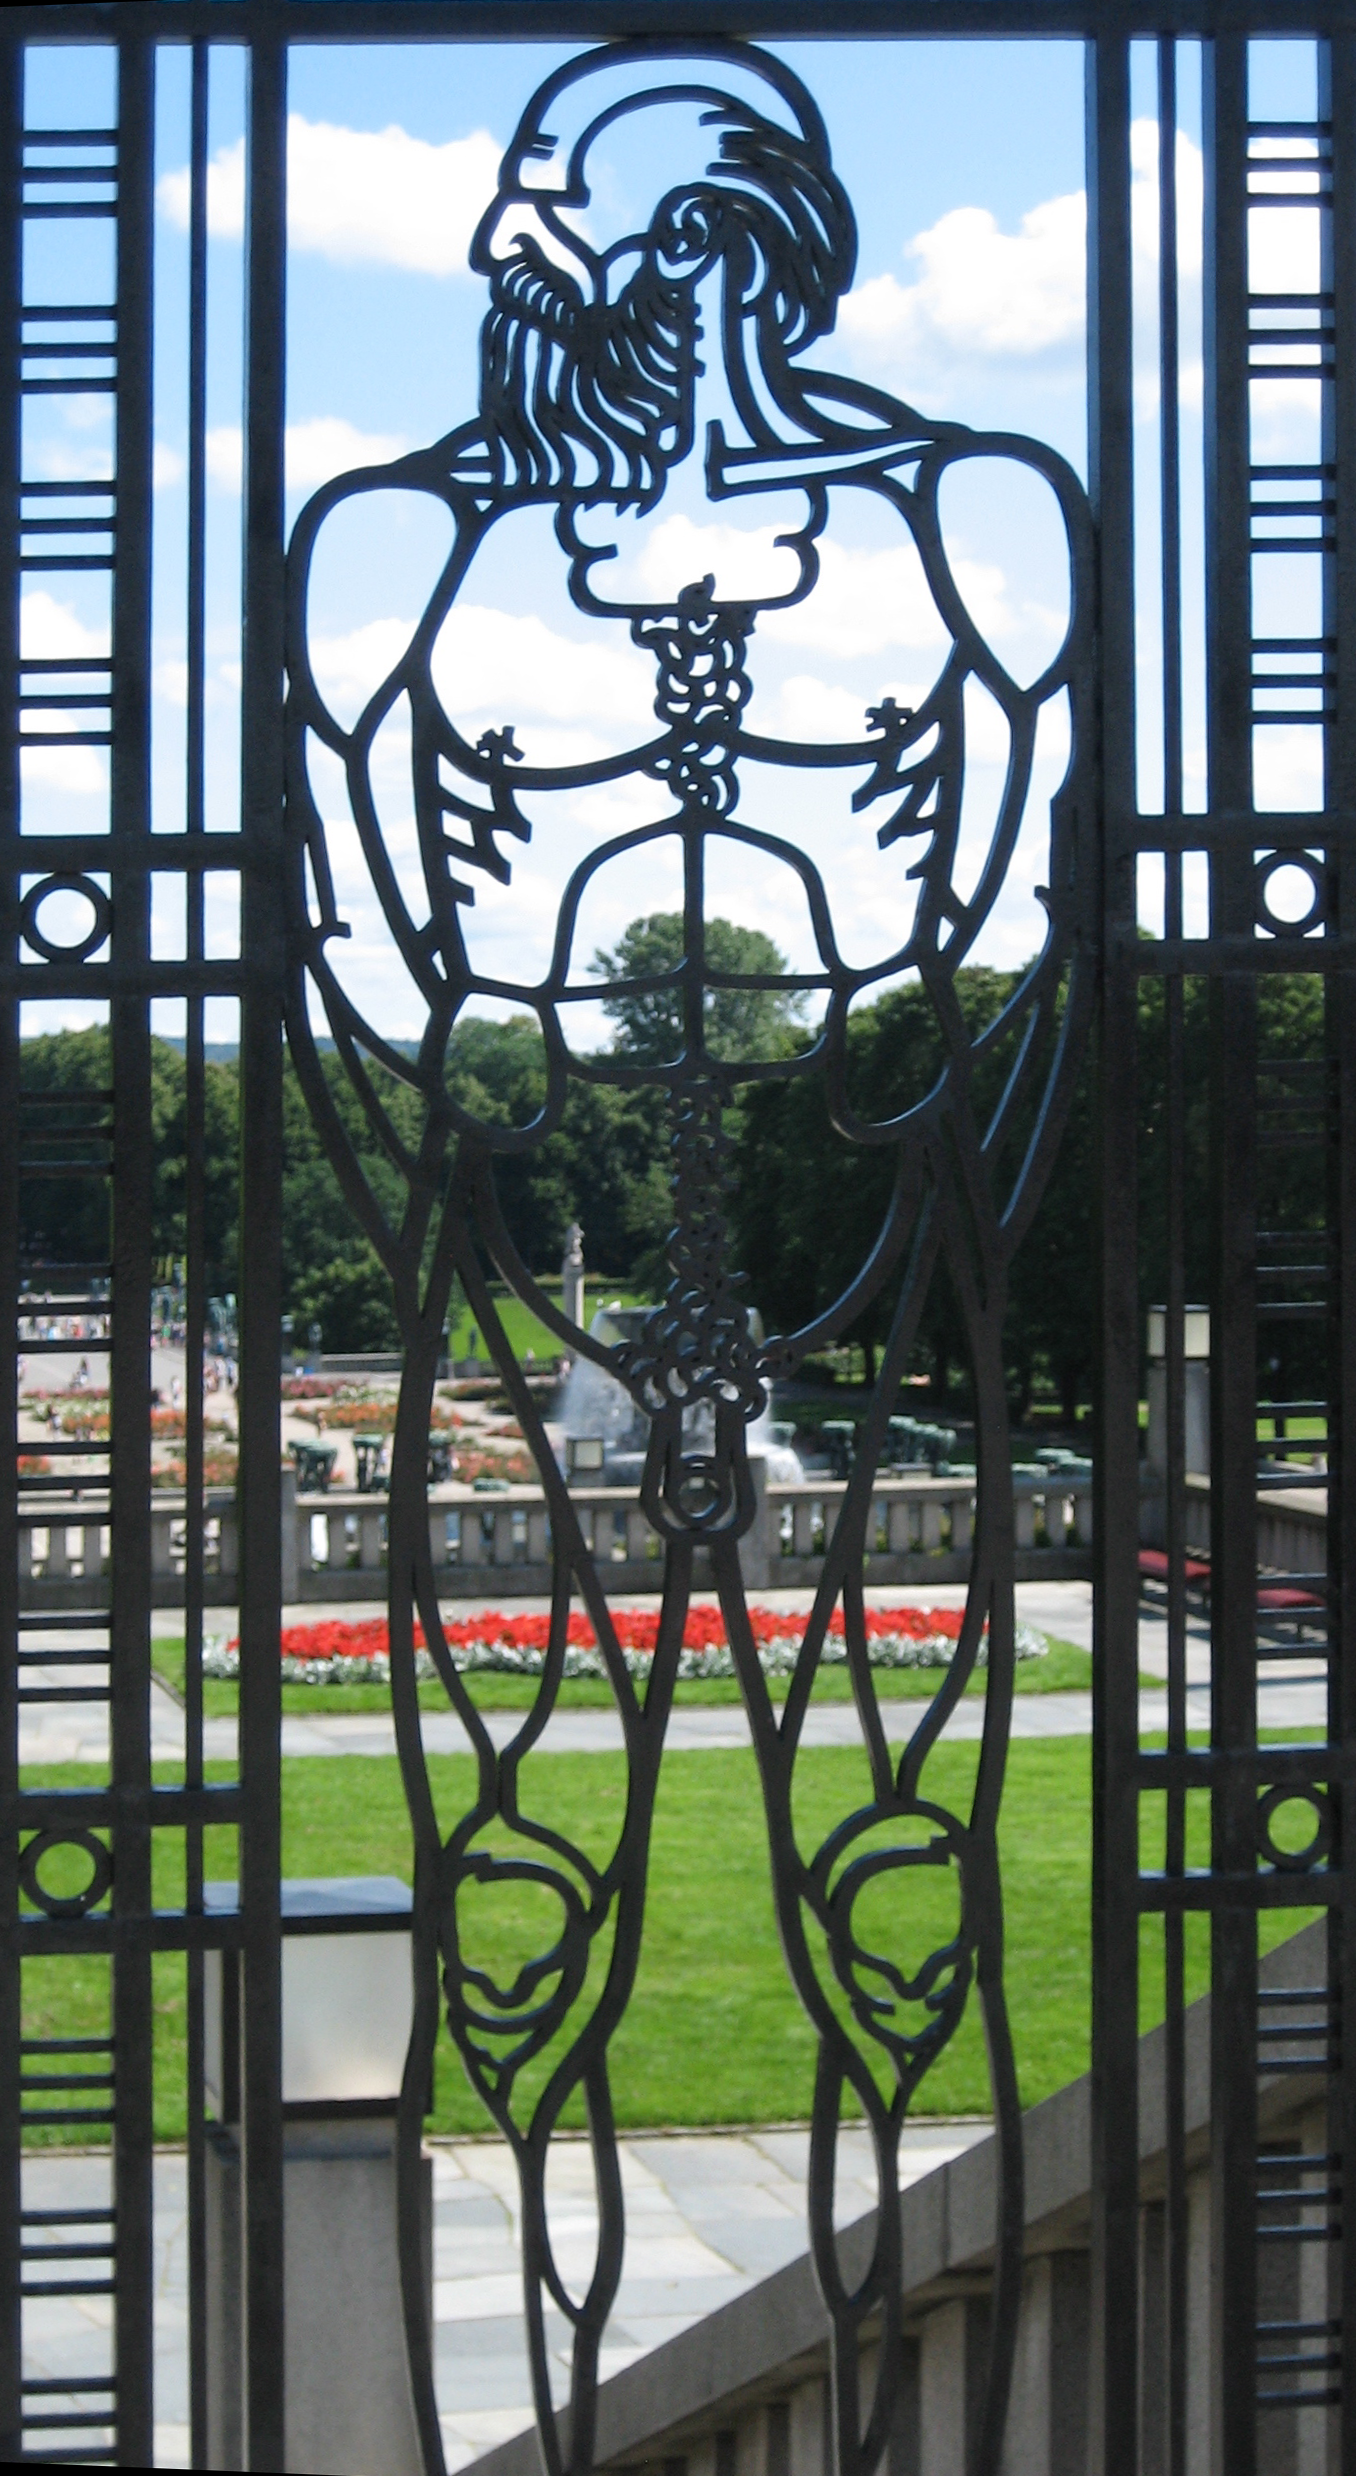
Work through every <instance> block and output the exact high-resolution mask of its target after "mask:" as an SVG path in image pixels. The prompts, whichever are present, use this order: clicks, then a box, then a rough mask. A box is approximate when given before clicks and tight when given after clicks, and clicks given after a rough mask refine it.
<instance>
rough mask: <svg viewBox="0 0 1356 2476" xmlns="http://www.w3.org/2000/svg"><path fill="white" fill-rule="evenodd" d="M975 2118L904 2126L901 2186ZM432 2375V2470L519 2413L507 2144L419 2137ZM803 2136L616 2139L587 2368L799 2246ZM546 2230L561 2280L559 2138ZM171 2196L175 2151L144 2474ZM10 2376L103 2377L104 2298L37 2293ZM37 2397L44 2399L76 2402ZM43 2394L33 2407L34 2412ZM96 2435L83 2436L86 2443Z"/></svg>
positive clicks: (175, 2462) (173, 2282)
mask: <svg viewBox="0 0 1356 2476" xmlns="http://www.w3.org/2000/svg"><path fill="white" fill-rule="evenodd" d="M987 2130H988V2126H987V2125H986V2124H982V2123H948V2122H946V2121H944V2120H936V2121H932V2122H929V2121H927V2120H922V2121H920V2122H918V2123H916V2124H911V2125H909V2126H908V2127H907V2129H906V2131H905V2134H904V2154H903V2159H902V2164H901V2174H900V2181H901V2184H910V2183H914V2182H916V2181H917V2179H918V2177H919V2176H921V2175H928V2174H931V2172H932V2170H933V2169H934V2168H935V2167H938V2166H941V2165H943V2164H944V2163H945V2161H946V2160H947V2159H948V2158H952V2157H954V2156H955V2155H956V2152H957V2151H958V2150H961V2149H965V2148H967V2147H968V2146H969V2145H970V2144H971V2143H972V2142H973V2141H976V2140H982V2139H983V2138H984V2135H985V2133H986V2132H987ZM432 2146H433V2160H434V2164H433V2200H434V2237H433V2242H434V2256H433V2276H434V2288H433V2313H434V2358H435V2378H436V2380H437V2385H438V2402H439V2407H440V2409H441V2414H442V2427H443V2440H444V2445H445V2448H446V2451H447V2464H448V2468H449V2470H453V2471H454V2470H456V2469H458V2468H461V2467H465V2466H466V2464H467V2463H468V2461H470V2460H471V2459H474V2458H477V2457H478V2456H479V2455H480V2453H481V2452H482V2451H483V2450H488V2449H490V2448H492V2447H493V2445H494V2444H495V2443H496V2442H500V2441H505V2440H507V2439H508V2437H509V2435H510V2434H513V2433H519V2432H522V2431H523V2430H524V2428H525V2427H526V2426H527V2425H529V2424H530V2423H531V2421H532V2411H531V2404H530V2400H531V2388H530V2383H529V2379H528V2370H527V2347H526V2339H525V2334H524V2323H523V2310H522V2273H521V2269H520V2265H519V2252H518V2198H517V2184H516V2178H515V2175H514V2170H513V2163H512V2160H511V2158H510V2156H509V2152H508V2148H507V2144H506V2143H504V2142H502V2141H498V2140H484V2141H454V2142H443V2141H439V2142H435V2143H434V2144H433V2145H432ZM808 2149H809V2136H808V2134H807V2133H806V2132H805V2131H804V2130H803V2129H800V2128H797V2127H791V2128H788V2129H785V2130H781V2131H775V2130H770V2131H762V2132H734V2133H693V2132H674V2133H653V2134H648V2135H639V2136H637V2137H635V2138H632V2139H629V2140H626V2141H624V2142H623V2143H622V2183H623V2188H624V2190H625V2194H626V2222H627V2245H626V2266H625V2271H624V2274H623V2278H622V2285H621V2292H620V2294H619V2296H618V2299H617V2305H616V2310H615V2312H614V2314H613V2317H612V2321H611V2324H610V2327H609V2331H608V2337H607V2343H606V2345H605V2347H604V2349H603V2357H602V2371H603V2377H604V2379H606V2378H607V2376H608V2375H609V2374H611V2373H615V2372H619V2371H620V2370H621V2369H622V2367H623V2366H624V2365H627V2364H633V2363H634V2362H635V2361H636V2359H637V2358H638V2357H640V2356H643V2355H645V2354H647V2353H648V2351H649V2350H650V2349H651V2348H652V2347H658V2346H661V2345H662V2344H663V2342H664V2341H665V2340H666V2339H669V2338H673V2337H674V2336H676V2334H677V2333H678V2332H679V2331H680V2330H685V2329H687V2328H688V2326H689V2324H690V2323H692V2322H694V2321H696V2320H698V2319H700V2317H701V2315H702V2314H703V2313H709V2312H712V2311H714V2310H715V2308H716V2307H717V2306H718V2305H720V2304H726V2303H728V2302H729V2301H730V2300H731V2298H732V2297H734V2296H737V2295H741V2294H742V2293H743V2292H744V2290H745V2289H746V2288H747V2287H751V2286H753V2285H754V2284H755V2282H756V2281H757V2280H758V2279H760V2278H765V2277H767V2276H768V2275H769V2273H770V2272H771V2271H773V2270H776V2269H780V2268H781V2266H782V2264H783V2263H784V2262H787V2261H791V2260H794V2258H795V2256H796V2255H797V2254H798V2253H801V2252H803V2251H804V2250H805V2172H806V2160H807V2154H808ZM840 2157H841V2170H840V2177H839V2192H838V2204H839V2220H840V2223H843V2222H845V2221H847V2220H849V2219H853V2218H857V2217H860V2216H861V2214H862V2212H863V2211H864V2210H867V2209H870V2208H872V2207H874V2205H875V2200H876V2193H875V2187H874V2183H873V2180H872V2174H871V2160H870V2147H869V2143H868V2140H867V2136H866V2134H865V2133H864V2132H861V2131H857V2130H855V2129H849V2130H848V2131H846V2132H845V2133H844V2135H843V2145H842V2150H841V2153H840ZM553 2170H554V2171H553V2175H552V2200H551V2213H552V2228H553V2232H554V2235H555V2240H556V2245H557V2256H558V2260H559V2263H560V2267H561V2269H562V2271H563V2272H564V2275H565V2277H566V2278H567V2280H569V2281H570V2282H571V2283H572V2284H578V2283H581V2282H582V2280H584V2279H586V2278H587V2275H588V2271H589V2269H590V2268H591V2265H592V2258H593V2250H594V2243H595V2235H596V2224H597V2221H596V2215H595V2211H594V2206H593V2199H592V2172H591V2168H590V2164H589V2151H588V2148H587V2145H586V2143H585V2142H584V2141H583V2140H582V2139H571V2138H570V2137H569V2136H568V2135H567V2136H566V2137H565V2138H563V2139H561V2140H559V2141H558V2142H557V2145H556V2151H555V2156H554V2158H553ZM23 2174H24V2206H25V2208H28V2209H35V2208H45V2209H53V2208H63V2209H82V2208H83V2209H93V2208H100V2207H105V2206H106V2205H107V2200H108V2162H107V2154H106V2153H104V2154H103V2155H77V2156H74V2157H72V2156H70V2155H69V2154H68V2155H66V2156H64V2157H56V2156H53V2155H52V2154H51V2153H50V2152H47V2153H42V2154H39V2155H37V2156H33V2155H30V2156H29V2157H27V2158H26V2159H25V2161H24V2169H23ZM186 2242H187V2191H186V2172H185V2162H184V2158H183V2155H182V2153H181V2152H175V2151H172V2150H170V2151H160V2152H159V2153H157V2156H156V2161H155V2351H156V2428H155V2460H156V2465H157V2467H187V2466H188V2464H189V2446H188V2445H189V2434H188V2309H187V2259H186ZM548 2328H549V2332H550V2338H551V2344H552V2347H553V2349H554V2350H555V2365H554V2370H555V2373H556V2375H557V2382H558V2393H559V2396H560V2397H561V2398H563V2397H564V2395H565V2390H566V2384H567V2362H568V2358H567V2338H568V2332H567V2328H566V2324H565V2321H564V2317H563V2315H561V2314H558V2313H555V2312H554V2311H553V2312H552V2313H551V2315H550V2316H549V2319H548ZM24 2339H25V2361H24V2372H25V2376H26V2377H27V2378H34V2377H37V2378H40V2379H47V2380H53V2379H56V2380H60V2379H61V2378H62V2377H63V2376H64V2377H65V2378H67V2379H69V2380H77V2379H79V2377H80V2376H81V2375H82V2374H85V2375H88V2374H91V2373H96V2374H97V2373H100V2372H104V2371H107V2369H108V2365H109V2362H110V2348H111V2311H110V2305H109V2299H108V2298H107V2297H102V2296H92V2297H82V2298H79V2299H75V2298H71V2297H57V2296H53V2297H46V2298H43V2299H42V2300H41V2301H37V2302H34V2303H31V2304H29V2305H27V2306H26V2307H25V2314H24ZM83 2403H84V2402H82V2401H81V2400H80V2399H79V2398H78V2397H76V2398H73V2399H71V2398H67V2399H61V2398H53V2399H51V2401H50V2407H51V2409H53V2410H58V2409H59V2408H61V2407H63V2406H66V2405H74V2406H76V2407H79V2406H80V2405H82V2404H83ZM48 2404H49V2402H46V2401H45V2402H44V2405H48ZM95 2438H100V2437H95Z"/></svg>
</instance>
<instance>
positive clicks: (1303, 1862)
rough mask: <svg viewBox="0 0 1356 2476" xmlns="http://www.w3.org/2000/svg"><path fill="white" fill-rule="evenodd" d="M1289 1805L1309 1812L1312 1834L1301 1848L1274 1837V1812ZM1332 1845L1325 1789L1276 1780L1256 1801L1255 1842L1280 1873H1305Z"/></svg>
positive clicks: (1330, 1812)
mask: <svg viewBox="0 0 1356 2476" xmlns="http://www.w3.org/2000/svg"><path fill="white" fill-rule="evenodd" d="M1292 1806H1307V1807H1308V1809H1309V1811H1310V1813H1311V1814H1312V1816H1313V1822H1314V1828H1313V1834H1312V1836H1311V1838H1310V1839H1308V1840H1307V1841H1306V1842H1305V1843H1304V1845H1303V1847H1301V1848H1286V1847H1285V1846H1284V1845H1283V1844H1281V1843H1280V1842H1278V1840H1277V1839H1276V1837H1275V1831H1274V1825H1275V1823H1276V1819H1277V1817H1278V1815H1280V1814H1281V1813H1282V1812H1284V1811H1285V1809H1286V1808H1288V1807H1292ZM1331 1845H1332V1809H1331V1807H1330V1805H1329V1803H1328V1795H1327V1791H1326V1789H1322V1788H1307V1787H1299V1788H1297V1787H1295V1786H1293V1785H1292V1783H1291V1782H1290V1781H1289V1780H1278V1781H1277V1782H1276V1784H1275V1786H1274V1787H1272V1788H1269V1789H1267V1791H1266V1793H1265V1795H1264V1796H1262V1797H1259V1799H1258V1801H1257V1846H1258V1849H1259V1851H1260V1853H1261V1855H1262V1856H1263V1857H1265V1858H1266V1859H1267V1860H1268V1862H1269V1863H1270V1864H1271V1865H1273V1866H1279V1868H1280V1869H1281V1872H1282V1873H1283V1874H1307V1873H1308V1872H1309V1871H1310V1869H1311V1868H1312V1867H1314V1866H1316V1865H1319V1864H1320V1863H1321V1862H1322V1860H1323V1859H1324V1858H1325V1857H1326V1856H1327V1854H1328V1850H1329V1848H1330V1847H1331Z"/></svg>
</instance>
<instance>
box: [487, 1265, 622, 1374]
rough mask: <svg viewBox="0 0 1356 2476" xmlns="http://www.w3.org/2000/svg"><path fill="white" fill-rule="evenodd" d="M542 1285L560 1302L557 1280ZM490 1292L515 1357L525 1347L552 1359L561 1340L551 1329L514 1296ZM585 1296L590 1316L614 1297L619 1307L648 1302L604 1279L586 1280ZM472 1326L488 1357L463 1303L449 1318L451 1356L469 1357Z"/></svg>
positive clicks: (525, 1354)
mask: <svg viewBox="0 0 1356 2476" xmlns="http://www.w3.org/2000/svg"><path fill="white" fill-rule="evenodd" d="M545 1286H546V1288H547V1291H548V1293H549V1294H552V1295H553V1296H554V1298H555V1302H556V1304H557V1306H558V1305H559V1304H560V1285H559V1283H558V1282H548V1283H547V1284H546V1285H545ZM492 1295H493V1296H494V1303H495V1307H496V1309H497V1311H498V1315H499V1320H500V1322H501V1324H502V1325H503V1327H504V1331H505V1333H506V1334H507V1336H508V1340H509V1344H510V1347H511V1348H512V1350H513V1354H514V1356H515V1358H519V1359H523V1358H526V1356H527V1353H528V1351H529V1350H531V1351H532V1352H533V1354H534V1356H535V1357H537V1358H543V1359H556V1358H558V1357H559V1356H560V1353H561V1350H562V1348H563V1347H564V1344H563V1343H562V1342H561V1341H560V1340H559V1339H558V1337H557V1336H556V1334H555V1333H552V1332H548V1331H547V1329H546V1326H545V1325H544V1324H539V1323H538V1321H537V1318H536V1317H535V1315H533V1314H532V1312H531V1310H530V1308H527V1307H524V1306H522V1305H521V1304H520V1303H519V1301H518V1300H517V1299H516V1298H510V1297H508V1296H504V1297H502V1298H501V1297H499V1296H498V1295H497V1294H496V1293H492ZM587 1297H588V1308H587V1312H588V1316H589V1317H590V1318H591V1317H592V1316H593V1315H595V1314H596V1312H597V1310H598V1308H599V1307H610V1306H611V1305H612V1304H613V1302H614V1301H615V1302H616V1303H617V1304H618V1305H620V1306H623V1307H638V1306H645V1305H646V1304H648V1301H646V1300H645V1299H642V1298H638V1297H637V1296H636V1294H635V1292H634V1291H632V1290H627V1289H620V1288H614V1287H610V1286H609V1284H608V1283H607V1282H605V1281H601V1280H595V1281H590V1283H589V1285H588V1293H587ZM473 1326H475V1330H476V1334H477V1342H476V1347H477V1352H478V1354H479V1356H480V1357H481V1358H487V1357H488V1351H487V1349H486V1344H485V1335H484V1333H483V1332H482V1331H481V1330H480V1327H479V1325H478V1324H476V1320H475V1317H474V1316H473V1315H472V1313H471V1310H470V1308H469V1307H467V1306H463V1307H462V1309H461V1312H460V1314H459V1315H458V1316H457V1317H456V1319H455V1321H452V1322H450V1323H449V1325H448V1332H449V1335H450V1345H449V1355H450V1356H451V1357H453V1358H457V1359H461V1358H467V1357H469V1355H470V1349H471V1331H472V1327H473Z"/></svg>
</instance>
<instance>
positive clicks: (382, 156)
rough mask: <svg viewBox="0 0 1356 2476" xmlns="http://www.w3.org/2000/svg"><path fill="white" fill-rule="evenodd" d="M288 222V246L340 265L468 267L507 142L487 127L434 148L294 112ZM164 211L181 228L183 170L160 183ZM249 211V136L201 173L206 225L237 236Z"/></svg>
mask: <svg viewBox="0 0 1356 2476" xmlns="http://www.w3.org/2000/svg"><path fill="white" fill-rule="evenodd" d="M287 135H288V145H287V186H288V206H287V230H288V239H289V241H290V243H291V246H292V247H293V249H300V250H311V251H314V252H315V253H316V254H317V255H318V256H320V257H322V258H330V259H333V260H335V261H336V262H337V264H339V265H340V266H363V265H377V266H396V267H406V268H409V269H411V270H412V271H413V272H415V273H416V274H420V275H464V274H465V272H466V252H467V248H468V246H469V243H470V239H471V235H472V233H473V232H474V230H475V227H476V224H477V222H478V221H479V219H480V216H481V215H482V213H483V212H484V210H485V208H486V206H487V205H488V204H489V202H490V199H491V198H492V196H493V195H494V189H495V182H496V178H497V175H498V171H499V159H500V156H501V154H502V152H503V149H502V148H501V146H500V145H499V143H498V141H497V139H495V138H493V137H491V135H490V133H489V131H488V129H476V130H473V131H472V133H471V135H470V136H469V137H465V138H452V139H449V141H448V143H447V144H446V145H445V146H432V145H430V144H429V143H428V141H427V140H426V139H424V138H415V137H411V136H410V135H409V132H408V131H407V130H405V129H401V128H397V127H396V126H394V124H393V125H392V126H391V127H390V128H387V129H343V128H338V127H336V126H335V125H334V124H333V123H332V122H330V121H311V120H305V119H303V117H302V115H301V114H300V113H299V112H293V113H292V114H291V116H290V118H289V120H288V126H287ZM158 196H159V201H160V209H161V212H162V214H164V215H166V216H167V217H168V218H169V220H170V221H171V222H172V223H175V224H177V225H178V226H179V227H180V229H181V230H185V229H187V225H188V215H189V176H188V172H187V169H186V168H185V169H182V170H180V171H177V172H167V173H166V174H165V176H164V178H163V179H162V180H161V182H160V184H159V190H158ZM244 219H245V142H244V139H243V138H237V140H236V141H235V144H234V145H233V146H223V147H222V148H220V149H219V151H218V153H217V154H216V155H215V156H214V158H213V160H212V163H211V164H210V166H209V168H208V175H207V221H208V229H209V230H210V231H211V232H213V233H215V234H216V235H217V237H218V238H219V239H223V240H238V239H239V238H240V236H241V233H242V231H243V229H244Z"/></svg>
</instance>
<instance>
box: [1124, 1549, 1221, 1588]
mask: <svg viewBox="0 0 1356 2476" xmlns="http://www.w3.org/2000/svg"><path fill="white" fill-rule="evenodd" d="M1139 1569H1140V1572H1141V1573H1143V1574H1147V1575H1148V1577H1149V1579H1150V1580H1151V1581H1154V1582H1166V1580H1167V1578H1168V1560H1167V1557H1166V1555H1165V1554H1164V1551H1163V1549H1162V1548H1141V1549H1140V1551H1139ZM1182 1570H1183V1572H1184V1573H1185V1575H1186V1578H1187V1580H1188V1582H1208V1581H1209V1579H1210V1567H1209V1566H1208V1565H1207V1564H1204V1563H1203V1562H1202V1561H1201V1559H1200V1558H1199V1557H1196V1556H1188V1557H1187V1559H1186V1562H1185V1564H1184V1565H1183V1568H1182Z"/></svg>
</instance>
